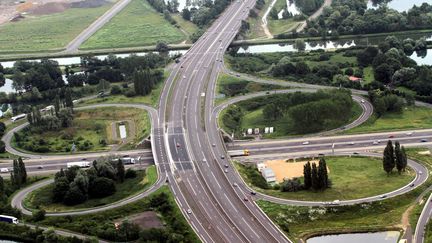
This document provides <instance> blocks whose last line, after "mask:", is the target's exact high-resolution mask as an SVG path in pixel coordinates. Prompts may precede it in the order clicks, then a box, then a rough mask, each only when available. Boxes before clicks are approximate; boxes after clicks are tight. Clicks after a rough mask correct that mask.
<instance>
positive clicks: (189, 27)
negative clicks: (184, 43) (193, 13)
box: [171, 13, 199, 42]
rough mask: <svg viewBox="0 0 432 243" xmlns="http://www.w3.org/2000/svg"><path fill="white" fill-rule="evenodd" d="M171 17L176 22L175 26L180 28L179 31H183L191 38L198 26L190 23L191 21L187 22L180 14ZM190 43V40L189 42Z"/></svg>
mask: <svg viewBox="0 0 432 243" xmlns="http://www.w3.org/2000/svg"><path fill="white" fill-rule="evenodd" d="M171 16H172V17H173V19H174V20H175V21H177V24H178V25H179V26H180V29H182V30H183V31H185V32H186V33H185V34H186V35H187V36H189V37H190V36H191V35H192V34H193V33H195V32H196V31H198V29H199V28H198V26H196V24H194V23H192V22H191V21H187V20H185V19H184V18H183V17H182V16H181V14H179V13H178V14H171ZM189 42H190V40H189Z"/></svg>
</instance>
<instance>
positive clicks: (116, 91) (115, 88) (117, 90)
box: [111, 85, 122, 95]
mask: <svg viewBox="0 0 432 243" xmlns="http://www.w3.org/2000/svg"><path fill="white" fill-rule="evenodd" d="M121 92H122V90H121V88H120V86H118V85H113V86H112V87H111V94H112V95H118V94H121Z"/></svg>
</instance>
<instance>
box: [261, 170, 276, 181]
mask: <svg viewBox="0 0 432 243" xmlns="http://www.w3.org/2000/svg"><path fill="white" fill-rule="evenodd" d="M261 175H262V176H263V177H264V179H265V180H266V181H267V183H274V182H276V175H275V173H274V171H273V170H272V169H270V168H265V169H262V170H261Z"/></svg>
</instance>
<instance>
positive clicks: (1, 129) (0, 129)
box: [0, 122, 6, 137]
mask: <svg viewBox="0 0 432 243" xmlns="http://www.w3.org/2000/svg"><path fill="white" fill-rule="evenodd" d="M5 131H6V125H5V124H4V122H0V137H3V135H4V133H5Z"/></svg>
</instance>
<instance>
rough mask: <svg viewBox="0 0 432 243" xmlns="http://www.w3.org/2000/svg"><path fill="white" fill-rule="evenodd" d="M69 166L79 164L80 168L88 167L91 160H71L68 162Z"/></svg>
mask: <svg viewBox="0 0 432 243" xmlns="http://www.w3.org/2000/svg"><path fill="white" fill-rule="evenodd" d="M66 166H67V168H71V167H74V166H78V167H80V168H88V167H90V162H87V161H80V162H69V163H67V164H66Z"/></svg>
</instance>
